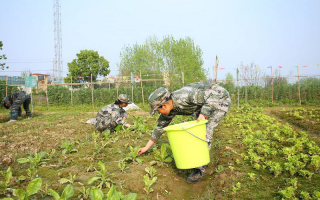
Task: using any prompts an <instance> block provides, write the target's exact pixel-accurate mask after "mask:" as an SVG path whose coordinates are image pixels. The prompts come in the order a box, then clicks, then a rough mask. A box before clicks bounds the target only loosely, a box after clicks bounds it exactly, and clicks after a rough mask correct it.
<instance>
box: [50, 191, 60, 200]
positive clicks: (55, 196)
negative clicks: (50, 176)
mask: <svg viewBox="0 0 320 200" xmlns="http://www.w3.org/2000/svg"><path fill="white" fill-rule="evenodd" d="M49 193H50V195H51V196H53V198H54V199H55V200H59V199H60V195H59V194H58V193H57V192H56V191H54V190H53V189H49Z"/></svg>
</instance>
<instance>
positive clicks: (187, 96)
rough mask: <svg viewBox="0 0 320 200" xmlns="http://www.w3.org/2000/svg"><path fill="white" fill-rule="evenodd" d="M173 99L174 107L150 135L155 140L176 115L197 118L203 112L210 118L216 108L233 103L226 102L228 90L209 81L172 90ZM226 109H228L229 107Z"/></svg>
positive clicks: (160, 118)
mask: <svg viewBox="0 0 320 200" xmlns="http://www.w3.org/2000/svg"><path fill="white" fill-rule="evenodd" d="M171 99H172V102H173V107H174V108H173V110H171V111H170V113H169V115H163V114H161V115H160V117H159V119H158V125H157V127H156V129H155V130H154V131H153V132H152V135H151V137H150V139H151V140H152V141H154V142H157V141H158V139H159V138H160V136H161V135H162V134H163V133H164V131H163V128H164V127H166V126H168V125H169V124H170V122H171V121H172V119H173V118H174V116H175V115H193V117H194V118H195V119H196V118H197V117H198V116H199V114H203V115H205V116H206V117H208V118H210V117H212V114H213V111H214V110H216V109H221V110H223V109H225V108H226V107H229V106H230V104H231V102H227V103H224V100H227V99H229V93H228V92H227V90H225V89H224V88H223V87H221V86H219V85H216V84H208V83H193V84H189V85H187V86H185V87H183V88H181V89H179V90H177V91H175V92H172V95H171ZM225 110H226V112H227V111H228V109H225Z"/></svg>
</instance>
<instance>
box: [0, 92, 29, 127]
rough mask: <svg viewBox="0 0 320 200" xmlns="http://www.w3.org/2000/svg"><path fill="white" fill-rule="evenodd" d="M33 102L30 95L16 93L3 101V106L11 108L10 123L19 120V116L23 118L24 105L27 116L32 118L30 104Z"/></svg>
mask: <svg viewBox="0 0 320 200" xmlns="http://www.w3.org/2000/svg"><path fill="white" fill-rule="evenodd" d="M30 102H31V98H30V95H28V94H25V93H23V92H16V93H14V94H10V95H9V96H6V97H5V98H4V99H3V106H4V107H5V108H6V109H9V108H10V111H11V115H10V118H11V119H10V121H9V123H10V122H13V121H15V120H17V118H18V116H21V113H22V110H21V105H22V104H23V108H24V110H25V111H26V115H27V116H28V117H31V111H30V109H29V104H30Z"/></svg>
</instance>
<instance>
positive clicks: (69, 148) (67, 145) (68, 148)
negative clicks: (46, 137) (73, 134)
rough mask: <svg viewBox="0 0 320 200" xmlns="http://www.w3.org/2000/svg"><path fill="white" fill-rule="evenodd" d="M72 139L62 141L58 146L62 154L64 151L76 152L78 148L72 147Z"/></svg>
mask: <svg viewBox="0 0 320 200" xmlns="http://www.w3.org/2000/svg"><path fill="white" fill-rule="evenodd" d="M74 144H75V143H74V141H72V142H70V141H69V140H65V141H62V144H61V145H60V148H61V149H63V150H62V154H63V155H65V154H66V153H72V152H77V151H78V149H77V148H75V147H74Z"/></svg>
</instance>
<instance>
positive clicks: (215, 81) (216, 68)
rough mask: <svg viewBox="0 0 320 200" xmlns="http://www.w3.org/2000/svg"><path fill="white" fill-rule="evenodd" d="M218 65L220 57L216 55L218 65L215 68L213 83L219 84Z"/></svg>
mask: <svg viewBox="0 0 320 200" xmlns="http://www.w3.org/2000/svg"><path fill="white" fill-rule="evenodd" d="M218 64H219V59H218V56H217V55H216V64H215V66H214V67H213V83H214V84H216V83H217V73H218Z"/></svg>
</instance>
